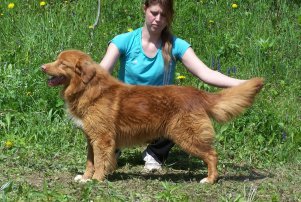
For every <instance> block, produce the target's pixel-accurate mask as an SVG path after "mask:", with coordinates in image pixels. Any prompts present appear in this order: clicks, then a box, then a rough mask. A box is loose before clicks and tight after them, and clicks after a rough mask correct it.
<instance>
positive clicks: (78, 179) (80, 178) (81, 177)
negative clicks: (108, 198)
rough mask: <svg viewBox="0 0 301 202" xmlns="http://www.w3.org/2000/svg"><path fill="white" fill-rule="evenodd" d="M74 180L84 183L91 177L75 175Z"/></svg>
mask: <svg viewBox="0 0 301 202" xmlns="http://www.w3.org/2000/svg"><path fill="white" fill-rule="evenodd" d="M74 181H75V182H80V183H86V182H89V181H91V179H83V176H82V175H77V176H75V178H74Z"/></svg>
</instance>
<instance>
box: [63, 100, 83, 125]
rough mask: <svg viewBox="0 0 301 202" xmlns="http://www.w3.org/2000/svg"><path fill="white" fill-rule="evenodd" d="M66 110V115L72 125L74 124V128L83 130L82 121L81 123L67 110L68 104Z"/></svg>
mask: <svg viewBox="0 0 301 202" xmlns="http://www.w3.org/2000/svg"><path fill="white" fill-rule="evenodd" d="M66 109H67V113H68V115H69V117H70V119H71V120H72V121H73V123H74V124H75V126H76V127H78V128H80V129H83V128H84V123H83V121H82V120H81V119H80V118H78V117H76V116H74V115H73V114H72V113H71V112H70V110H69V108H68V104H66Z"/></svg>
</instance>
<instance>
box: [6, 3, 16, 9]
mask: <svg viewBox="0 0 301 202" xmlns="http://www.w3.org/2000/svg"><path fill="white" fill-rule="evenodd" d="M14 7H15V4H14V3H9V4H8V6H7V8H8V9H13V8H14Z"/></svg>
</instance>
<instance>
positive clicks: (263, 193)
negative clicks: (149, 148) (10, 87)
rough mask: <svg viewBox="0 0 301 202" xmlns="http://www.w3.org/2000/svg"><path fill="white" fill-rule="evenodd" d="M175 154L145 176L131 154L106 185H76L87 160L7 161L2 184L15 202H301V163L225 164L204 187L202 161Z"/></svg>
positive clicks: (3, 164) (121, 161)
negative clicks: (8, 185) (7, 186)
mask: <svg viewBox="0 0 301 202" xmlns="http://www.w3.org/2000/svg"><path fill="white" fill-rule="evenodd" d="M173 156H174V157H172V156H171V158H170V160H169V161H168V162H167V164H166V166H165V167H164V169H163V170H162V171H161V172H154V173H145V172H142V170H143V162H142V160H140V159H141V156H140V152H139V151H137V152H136V151H134V152H132V153H125V154H123V155H122V156H121V158H120V159H119V166H118V169H117V170H116V172H114V173H113V174H111V175H110V176H108V179H107V180H106V181H105V182H103V183H98V182H94V181H93V182H89V183H86V184H79V183H75V182H74V181H73V178H74V176H75V175H76V174H78V173H80V170H81V169H83V168H84V164H83V162H79V163H78V165H75V164H72V163H71V164H70V162H68V160H62V159H55V158H53V159H52V160H53V161H51V162H48V163H49V165H46V166H42V165H41V164H40V163H39V162H37V164H35V165H33V164H31V163H30V161H29V162H27V163H28V164H27V165H23V166H18V165H17V164H16V161H15V162H14V161H10V162H9V161H5V162H2V163H1V164H2V165H1V168H0V171H1V173H3V175H1V176H0V182H1V185H2V184H4V183H5V182H7V181H11V182H12V189H11V190H10V191H9V192H7V194H6V197H7V199H8V200H9V199H11V200H12V201H15V200H25V199H27V200H28V199H30V200H33V199H34V200H35V199H36V200H39V199H41V200H45V199H46V200H50V201H52V200H60V201H61V200H67V201H68V200H95V201H98V200H100V201H102V200H110V201H236V200H240V199H241V200H249V201H301V191H300V184H301V183H300V182H301V165H300V164H298V163H296V164H287V165H275V166H271V167H269V168H253V167H252V166H250V165H243V164H236V163H226V162H220V164H219V173H220V177H219V180H218V183H216V184H214V185H203V184H200V183H199V180H200V179H202V177H204V176H205V175H206V167H205V166H204V165H203V164H202V163H201V162H200V161H198V160H197V159H195V158H192V157H190V156H188V155H186V154H184V153H182V152H179V153H177V154H176V155H173ZM62 158H63V157H62ZM175 158H177V159H181V162H179V161H177V160H175ZM137 159H138V160H137ZM44 160H45V159H44ZM83 160H84V159H83ZM45 161H46V162H47V160H45ZM68 163H69V164H68ZM64 164H66V165H64ZM78 166H79V167H78Z"/></svg>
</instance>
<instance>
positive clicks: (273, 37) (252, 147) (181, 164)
mask: <svg viewBox="0 0 301 202" xmlns="http://www.w3.org/2000/svg"><path fill="white" fill-rule="evenodd" d="M9 3H14V8H12V9H9V8H8V4H9ZM39 3H40V1H34V0H24V1H18V0H15V1H7V0H2V1H1V2H0V47H1V49H0V84H1V85H0V150H1V153H0V162H1V168H0V173H3V175H2V176H0V182H1V183H0V185H2V184H4V183H5V182H9V185H10V186H8V188H5V189H4V188H3V190H4V191H5V190H6V192H4V191H3V194H2V197H3V198H10V199H11V200H25V199H31V197H33V198H37V197H38V198H42V199H43V198H44V197H45V199H49V198H48V197H50V199H59V200H61V199H73V200H74V199H87V200H88V199H104V198H110V199H112V198H113V199H114V200H115V199H116V200H134V199H137V200H138V199H141V200H193V199H196V198H194V197H193V196H191V194H190V191H191V190H192V191H191V192H193V193H194V194H197V195H198V194H199V195H198V196H200V197H201V198H204V199H206V197H208V193H207V194H206V189H208V190H210V191H211V192H213V193H214V194H213V195H212V196H213V197H214V198H216V199H217V200H218V199H219V200H236V199H239V200H240V199H248V198H251V199H254V197H253V198H252V197H251V196H250V193H252V192H251V188H252V187H254V184H252V185H250V184H248V183H244V180H241V181H240V183H233V179H232V178H229V176H231V175H234V176H236V177H237V178H239V176H241V175H245V174H246V173H247V174H246V175H250V176H253V175H254V173H253V172H251V171H252V169H254V168H256V169H259V170H260V171H268V170H271V169H272V170H275V172H276V174H275V175H276V176H278V177H279V175H280V176H282V172H287V171H288V170H291V169H290V167H293V168H294V169H295V172H291V171H289V173H291V174H292V176H299V178H298V177H297V179H295V180H300V157H301V155H300V152H301V135H300V134H301V124H300V120H301V114H300V102H301V94H300V92H301V79H300V78H301V75H300V73H301V57H300V56H301V55H300V48H301V40H300V39H301V8H300V4H301V3H300V1H298V0H294V1H285V0H284V1H280V0H257V1H251V0H244V1H242V0H237V1H235V2H234V1H233V2H232V1H216V0H204V1H199V0H194V1H192V0H181V1H180V0H176V1H175V9H176V17H175V21H174V24H173V32H174V34H175V35H177V36H179V37H181V38H183V39H185V40H187V41H188V42H189V43H191V45H192V47H193V48H194V50H195V52H196V53H197V54H198V55H199V56H200V58H201V59H202V60H203V61H204V62H205V63H206V64H207V65H208V66H209V67H211V68H213V69H215V70H218V71H221V72H223V73H224V74H228V75H230V76H233V77H237V78H244V79H248V78H251V77H255V76H260V77H264V78H265V82H266V84H265V87H264V89H263V91H262V92H261V94H260V96H258V99H257V101H256V102H255V104H254V106H253V107H252V108H250V109H249V110H247V111H246V113H245V114H244V115H243V116H241V117H239V118H237V119H236V120H233V121H231V122H230V123H227V124H224V125H219V124H216V123H214V124H215V126H216V127H215V128H216V133H217V134H216V137H217V138H216V139H217V142H216V147H217V150H218V152H219V154H220V165H219V170H220V171H221V175H222V176H223V177H222V180H221V181H222V183H219V184H218V185H216V187H214V188H208V187H206V188H205V189H204V188H203V187H201V186H200V185H196V184H197V181H198V180H199V179H201V178H200V176H199V170H200V165H199V161H198V160H196V159H194V158H193V157H187V156H185V154H182V153H181V152H180V151H179V150H178V148H174V150H173V151H172V153H171V156H170V159H169V160H168V162H167V165H166V167H167V168H166V169H167V171H166V172H167V173H169V174H165V175H163V176H170V177H167V178H163V179H162V176H161V175H159V176H157V175H155V176H152V175H151V176H149V175H147V177H145V178H140V177H138V176H140V174H139V173H140V170H141V169H142V163H143V162H141V160H140V158H141V157H140V153H141V151H142V150H143V148H136V149H129V150H125V151H124V153H123V155H122V157H121V160H120V161H121V163H120V167H119V169H118V170H117V172H116V174H115V175H113V177H111V178H109V181H108V182H107V184H105V185H99V184H96V183H91V184H88V185H77V184H72V183H71V182H70V181H72V177H73V175H76V174H77V173H78V172H81V171H82V170H83V166H84V161H85V155H84V154H85V140H84V137H83V136H82V134H81V132H80V131H78V130H77V129H75V128H74V127H73V126H72V123H70V122H69V121H68V118H67V117H66V116H65V113H64V107H63V105H64V104H63V102H62V100H61V99H60V97H59V96H58V94H59V89H58V88H51V89H50V88H49V87H47V85H46V82H45V80H46V77H45V75H43V74H42V73H41V71H40V65H41V64H43V63H46V62H49V61H52V60H54V58H55V57H56V56H57V54H58V53H59V52H60V51H62V50H65V49H80V50H83V51H85V52H87V53H89V54H90V55H91V56H92V57H93V58H94V59H95V60H96V61H100V60H101V58H102V56H103V55H104V53H105V50H106V46H107V43H108V42H109V40H111V39H112V38H113V37H114V36H115V35H117V34H120V33H123V32H127V31H128V29H135V28H137V27H140V26H142V25H143V21H144V19H143V13H142V10H141V9H140V8H141V0H131V1H130V0H119V1H107V0H104V1H101V16H100V22H99V24H98V26H96V27H95V28H91V27H90V26H91V25H92V24H93V23H94V21H95V18H96V14H97V1H92V0H85V1H84V0H66V1H59V0H51V1H46V5H45V6H40V4H39ZM233 3H236V4H237V5H238V8H236V9H234V8H232V4H233ZM115 69H116V71H117V69H118V68H115ZM116 71H115V72H114V74H115V73H116ZM177 75H184V76H185V77H186V79H184V80H176V83H177V84H178V85H192V86H195V87H197V88H202V89H205V90H207V91H217V90H219V89H217V88H214V87H211V86H208V85H206V84H204V83H202V82H201V81H198V80H197V79H196V78H194V77H193V76H192V75H191V74H190V73H189V72H187V71H186V70H185V68H184V67H183V66H182V65H181V64H180V63H178V66H177ZM181 157H183V158H181ZM134 159H136V160H134ZM180 159H181V160H180ZM183 159H184V160H183ZM187 159H188V160H187ZM126 162H129V163H126ZM187 164H188V165H189V167H190V168H187ZM291 165H292V166H291ZM201 169H202V171H203V172H205V170H206V169H205V167H202V168H201ZM285 169H288V170H285ZM177 172H179V173H177ZM186 172H188V174H187V173H186ZM194 172H196V173H197V175H196V179H195V178H194ZM54 176H57V177H54ZM114 176H115V177H114ZM116 176H117V177H116ZM125 176H126V177H125ZM179 176H180V177H183V181H181V180H178V177H179ZM191 176H192V177H191ZM268 176H270V175H269V174H266V173H265V177H266V178H269V177H268ZM292 176H285V177H287V178H286V180H284V183H288V184H290V185H291V184H292V185H291V186H289V189H288V190H283V188H281V187H282V186H281V185H283V184H281V183H279V184H278V186H277V185H275V187H273V186H270V185H271V183H272V184H273V183H274V181H272V182H271V181H268V183H264V182H263V183H262V184H263V185H259V184H260V183H257V184H256V183H255V184H256V188H257V189H256V193H257V199H266V198H270V199H271V198H274V199H275V200H276V201H277V200H284V199H295V200H297V199H298V197H300V191H296V189H295V186H294V183H291V182H295V181H292V179H291V178H292ZM253 177H254V176H253ZM282 177H283V176H282ZM228 178H229V179H230V180H229V179H228ZM275 178H276V177H274V178H273V177H271V179H275ZM227 179H228V180H227ZM231 179H232V180H231ZM243 179H244V178H243ZM256 179H257V178H255V180H256ZM191 180H192V181H193V182H194V183H190V181H191ZM55 181H57V182H58V183H55ZM111 181H112V183H111ZM160 181H163V182H162V184H161V182H160ZM223 181H225V182H223ZM145 182H147V184H150V185H149V186H150V188H149V187H148V189H149V190H150V192H151V193H152V194H149V193H147V192H146V193H145V194H140V195H139V193H140V188H141V187H144V186H147V185H146V183H145ZM255 182H256V181H255ZM299 182H300V181H299ZM242 184H243V186H247V187H245V188H244V189H241V186H242ZM267 184H270V185H267ZM126 185H128V186H126ZM138 185H139V186H138ZM286 185H287V184H286ZM61 186H62V187H63V188H62V189H61ZM191 186H192V187H191ZM193 186H196V187H197V188H198V191H196V190H194V189H193ZM248 186H249V187H248ZM9 187H10V188H9ZM124 187H127V188H128V189H129V191H128V192H124ZM139 187H140V188H139ZM183 187H185V190H187V192H188V193H186V192H185V191H184V192H181V191H179V190H182V188H183ZM229 187H234V190H231V188H229ZM229 189H230V190H229ZM232 189H233V188H232ZM7 190H10V191H7ZM78 190H80V192H78ZM94 190H98V192H99V193H100V194H96V193H95V192H94ZM175 190H176V191H175ZM200 190H201V191H200ZM267 190H268V191H269V192H270V194H266V192H267ZM80 193H81V194H80ZM248 193H249V194H248ZM288 193H289V194H288ZM85 194H86V195H85ZM172 196H174V197H172ZM291 197H292V198H291ZM255 199H256V198H255ZM299 199H300V198H299Z"/></svg>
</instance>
